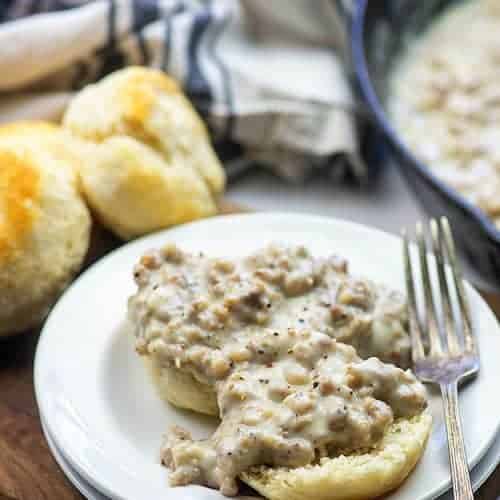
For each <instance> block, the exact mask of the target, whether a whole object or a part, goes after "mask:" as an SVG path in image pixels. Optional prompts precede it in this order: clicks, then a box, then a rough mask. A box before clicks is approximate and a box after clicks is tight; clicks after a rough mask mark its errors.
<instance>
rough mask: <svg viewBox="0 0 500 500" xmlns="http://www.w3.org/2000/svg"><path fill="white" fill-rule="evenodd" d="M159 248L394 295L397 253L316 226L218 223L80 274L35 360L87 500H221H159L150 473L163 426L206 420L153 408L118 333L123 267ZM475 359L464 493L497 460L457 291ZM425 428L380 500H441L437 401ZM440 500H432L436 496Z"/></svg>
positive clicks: (443, 456)
mask: <svg viewBox="0 0 500 500" xmlns="http://www.w3.org/2000/svg"><path fill="white" fill-rule="evenodd" d="M166 241H171V242H176V243H178V244H179V245H181V246H182V247H183V248H185V249H187V250H192V251H203V252H205V253H206V254H208V255H214V256H222V255H226V256H242V255H246V254H248V253H249V252H251V251H252V250H254V249H257V248H258V247H261V246H262V245H264V244H266V243H268V242H271V241H281V242H287V243H295V244H298V243H302V244H304V243H305V244H307V246H308V247H309V248H310V249H311V251H312V252H313V253H314V254H316V255H328V254H332V253H337V254H340V255H343V256H345V257H347V258H348V259H349V261H350V268H351V271H352V272H353V273H354V274H357V275H362V276H366V277H368V278H371V279H374V280H376V281H380V282H382V283H385V284H387V285H388V286H391V287H394V288H397V289H400V290H403V289H404V279H403V268H402V263H401V264H400V262H401V242H400V240H399V239H398V238H396V237H394V236H390V235H387V234H385V233H382V232H379V231H376V230H373V229H369V228H365V227H362V226H359V225H355V224H351V223H347V222H342V221H337V220H334V219H330V218H328V219H326V218H321V217H310V216H300V215H291V214H252V215H239V216H226V217H218V218H213V219H209V220H205V221H202V222H197V223H193V224H188V225H185V226H181V227H178V228H175V229H173V230H169V231H165V232H162V233H157V234H155V235H152V236H148V237H146V238H143V239H140V240H137V241H134V242H133V243H130V244H128V245H125V246H123V247H121V248H120V249H118V250H116V251H115V252H113V253H111V254H109V255H108V256H106V257H105V258H103V259H102V260H101V261H99V262H98V263H96V264H95V265H94V266H92V267H91V268H89V269H88V270H87V271H86V272H85V273H84V274H83V275H82V276H80V278H79V279H78V280H77V281H76V282H75V283H74V284H73V285H72V286H71V288H69V289H68V291H67V292H66V293H65V294H64V296H63V297H62V298H61V300H60V301H59V302H58V304H57V305H56V306H55V307H54V309H53V311H52V313H51V315H50V317H49V318H48V320H47V322H46V324H45V327H44V330H43V332H42V336H41V338H40V343H39V346H38V350H37V355H36V360H35V390H36V397H37V401H38V405H39V409H40V416H41V420H42V425H43V428H44V432H45V435H46V438H47V441H48V443H49V445H50V448H51V450H52V452H53V454H54V457H55V458H56V460H57V461H58V463H59V465H60V466H61V468H62V469H63V471H64V472H65V473H66V475H67V476H68V478H69V479H70V481H72V483H73V484H74V485H75V486H76V487H77V488H78V489H79V490H80V491H81V492H82V493H83V495H85V496H86V497H87V498H89V499H99V500H100V499H104V498H119V499H123V500H143V499H145V498H146V499H154V498H164V499H172V500H173V499H175V500H188V499H189V500H209V499H219V500H221V499H223V498H224V497H223V496H222V495H220V494H219V492H217V491H214V490H210V489H208V488H203V487H200V486H188V487H182V488H176V489H170V488H169V486H168V481H167V475H168V473H167V471H166V469H165V468H163V467H161V466H160V464H159V446H160V442H161V438H162V435H163V434H164V432H165V431H166V429H167V428H168V427H169V426H170V425H172V424H179V425H182V426H184V427H186V428H188V429H190V430H191V431H192V432H193V434H194V435H195V436H199V437H201V436H203V435H207V434H208V433H209V432H211V430H213V429H214V428H215V422H214V421H213V420H212V419H209V418H204V417H199V416H197V415H193V414H190V413H187V412H183V411H181V410H177V409H175V408H173V407H171V406H169V405H167V404H166V403H163V402H162V401H161V400H160V399H159V398H158V396H157V394H156V393H155V391H154V388H153V387H152V385H151V382H150V381H149V379H148V374H147V373H146V372H145V369H144V367H143V366H142V363H141V361H140V359H138V356H137V355H136V353H135V351H134V348H133V338H132V334H131V332H130V331H129V327H128V325H127V323H126V309H127V298H128V297H129V296H130V295H131V294H132V293H133V292H134V283H133V280H132V277H131V275H132V273H131V270H132V267H133V265H134V264H135V262H136V261H137V260H138V259H139V257H140V256H141V254H142V253H143V252H145V251H146V250H148V249H150V248H153V247H158V246H160V245H162V244H164V243H165V242H166ZM468 293H469V296H470V301H471V309H472V311H473V312H474V318H473V321H474V325H475V330H476V333H477V336H478V339H479V344H480V351H481V372H480V375H479V377H478V378H477V379H476V380H475V381H473V382H472V383H470V384H468V385H467V386H466V387H464V388H463V389H462V390H461V392H460V405H461V412H462V416H463V423H464V433H465V439H466V445H467V450H468V456H469V460H470V465H471V467H472V468H473V469H472V477H473V481H474V486H475V488H478V487H479V486H480V485H481V484H482V483H483V482H484V481H485V480H486V478H487V477H488V476H489V474H491V472H493V470H494V469H495V467H496V466H497V464H498V461H499V459H500V437H498V430H499V427H500V400H499V398H496V397H495V396H494V395H495V394H497V393H498V380H500V364H499V363H498V355H499V353H500V331H499V328H498V324H497V321H496V319H495V317H494V315H493V313H492V312H491V311H490V309H489V308H488V306H487V305H486V303H485V302H484V301H483V300H482V299H481V297H480V296H479V295H478V294H477V293H476V292H475V291H474V290H473V289H472V288H471V287H468ZM430 409H431V412H432V413H433V416H434V428H433V432H432V436H431V438H430V441H429V444H428V446H427V449H426V451H425V454H424V456H423V458H422V460H421V461H420V463H419V465H418V466H417V468H416V469H415V471H414V472H413V473H412V474H411V475H410V477H409V478H408V480H407V481H406V482H405V483H404V484H403V485H402V487H401V488H399V489H398V490H397V491H396V492H394V493H393V494H391V495H389V496H388V497H387V498H388V499H390V500H424V499H426V500H428V499H434V498H443V499H445V498H451V495H450V494H449V492H448V493H446V491H447V490H448V489H449V487H450V475H449V464H448V451H447V442H446V432H445V429H444V426H443V418H442V411H441V401H440V397H439V395H438V394H437V393H435V392H430ZM440 495H441V496H440Z"/></svg>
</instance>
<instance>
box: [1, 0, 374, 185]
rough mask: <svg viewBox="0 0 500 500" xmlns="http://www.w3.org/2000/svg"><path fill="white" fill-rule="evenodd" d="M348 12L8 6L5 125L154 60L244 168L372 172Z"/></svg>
mask: <svg viewBox="0 0 500 500" xmlns="http://www.w3.org/2000/svg"><path fill="white" fill-rule="evenodd" d="M345 5H347V2H346V3H345V4H343V3H342V2H341V1H340V0H338V1H333V0H315V1H314V2H311V1H310V0H273V1H270V0H204V1H202V0H184V1H180V0H0V75H2V76H1V77H0V121H3V122H5V121H11V120H15V119H20V118H49V119H57V118H59V117H60V116H61V113H62V111H63V109H64V106H65V105H66V103H67V100H68V99H69V98H70V96H71V93H72V92H74V91H75V90H77V89H79V88H81V87H82V86H83V85H85V84H87V83H89V82H92V81H95V80H97V79H99V78H101V77H102V76H104V75H105V74H107V73H109V72H111V71H113V70H115V69H118V68H120V67H122V66H124V65H127V64H144V65H149V66H154V67H157V68H161V69H163V70H165V71H167V72H168V73H170V74H171V75H172V76H174V77H175V78H176V79H178V80H179V81H180V82H181V83H182V84H183V86H184V89H185V91H186V93H187V94H188V95H189V97H190V98H191V99H192V100H193V102H194V104H195V105H196V107H197V108H198V110H199V111H200V112H201V113H202V115H203V116H204V117H205V119H206V120H207V122H208V124H209V126H210V129H211V131H212V134H213V137H214V141H215V142H216V144H219V145H220V144H223V145H226V146H225V147H224V148H223V149H224V151H225V152H226V153H227V152H228V151H230V152H231V151H232V152H233V154H232V156H234V158H236V161H232V162H230V164H231V165H232V166H233V168H237V167H238V166H245V165H247V164H252V163H255V162H258V163H260V164H263V165H268V166H270V167H271V168H273V169H274V170H275V171H277V172H278V173H280V174H281V175H283V176H286V177H289V178H292V179H300V178H302V177H303V176H304V174H305V173H307V172H309V171H310V170H311V169H312V168H314V167H318V166H324V165H331V164H332V163H333V164H335V165H337V166H338V167H339V168H340V164H342V165H345V164H348V165H350V167H351V171H353V172H354V173H355V174H356V175H357V176H360V177H362V176H363V175H364V173H365V170H364V166H363V163H362V162H361V161H360V159H359V158H360V155H359V154H358V138H357V130H356V121H355V118H354V115H353V114H352V113H351V112H350V111H349V110H350V109H352V106H353V97H352V93H351V89H350V87H349V81H348V77H347V75H346V72H345V71H344V68H343V64H342V52H343V51H344V50H345V33H344V27H343V24H342V17H343V16H342V14H343V13H342V10H343V9H345V8H346V7H345ZM228 143H230V144H237V145H239V146H238V147H235V148H228V147H227V144H228ZM334 158H337V159H338V158H343V159H347V160H348V161H347V162H345V161H342V162H339V161H336V162H334V161H333V159H334Z"/></svg>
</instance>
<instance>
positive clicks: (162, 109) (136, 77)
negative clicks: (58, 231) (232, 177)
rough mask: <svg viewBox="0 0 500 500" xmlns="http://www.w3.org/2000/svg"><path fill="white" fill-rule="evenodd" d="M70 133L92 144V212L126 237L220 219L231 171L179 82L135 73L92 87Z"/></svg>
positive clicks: (87, 150) (72, 116) (67, 122)
mask: <svg viewBox="0 0 500 500" xmlns="http://www.w3.org/2000/svg"><path fill="white" fill-rule="evenodd" d="M63 124H64V127H65V128H66V129H67V130H69V131H71V132H72V134H74V135H75V136H76V137H79V138H81V139H85V140H86V141H87V142H88V144H89V146H87V147H82V149H81V151H82V156H83V158H84V159H85V161H84V165H83V166H82V169H81V172H80V174H81V178H82V184H83V190H84V193H85V196H86V197H87V200H88V202H89V205H90V206H91V208H92V209H93V210H94V211H95V212H96V213H97V214H98V216H99V218H100V219H101V220H102V221H103V223H104V224H105V225H106V226H108V227H109V228H110V229H111V230H113V231H114V232H115V233H116V234H118V235H119V236H121V237H122V238H133V237H136V236H139V235H142V234H145V233H148V232H151V231H154V230H157V229H161V228H164V227H168V226H170V225H173V224H177V223H180V222H185V221H189V220H193V219H196V218H199V217H204V216H207V215H211V214H213V213H215V212H216V196H217V195H218V194H219V193H221V192H222V190H223V189H224V184H225V176H224V171H223V169H222V167H221V165H220V163H219V161H218V159H217V157H216V155H215V153H214V151H213V150H212V147H211V145H210V142H209V137H208V134H207V131H206V128H205V126H204V124H203V122H202V121H201V119H200V118H199V116H198V115H197V113H196V112H195V110H194V109H193V107H192V106H191V104H190V103H189V101H188V100H187V99H186V98H185V97H184V95H183V93H182V92H181V90H180V88H179V87H178V85H177V83H176V82H175V81H174V80H172V79H171V78H169V77H168V76H166V75H165V74H164V73H162V72H160V71H157V70H153V69H147V68H140V67H131V68H127V69H124V70H120V71H117V72H116V73H113V74H112V75H110V76H108V77H106V78H104V79H103V80H102V81H100V82H99V83H97V84H95V85H90V86H88V87H86V88H85V89H84V90H83V91H82V92H80V93H79V94H78V95H77V96H76V97H75V98H74V99H73V101H72V102H71V103H70V105H69V107H68V109H67V111H66V114H65V116H64V119H63Z"/></svg>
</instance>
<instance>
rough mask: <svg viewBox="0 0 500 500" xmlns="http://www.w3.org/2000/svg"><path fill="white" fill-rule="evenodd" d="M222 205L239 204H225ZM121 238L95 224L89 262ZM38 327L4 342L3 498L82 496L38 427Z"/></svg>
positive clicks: (487, 493)
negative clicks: (35, 388) (35, 366)
mask: <svg viewBox="0 0 500 500" xmlns="http://www.w3.org/2000/svg"><path fill="white" fill-rule="evenodd" d="M221 211H222V212H225V213H231V212H236V211H241V209H238V207H235V206H234V205H228V204H223V205H222V207H221ZM118 244H119V242H118V240H116V239H115V238H114V237H112V236H111V235H110V234H109V233H107V232H106V231H104V230H103V229H102V228H100V227H95V228H94V231H93V237H92V245H91V249H90V251H89V256H88V258H87V262H86V266H88V265H90V264H91V263H92V262H94V261H95V260H96V259H97V258H99V257H100V256H102V255H104V254H105V253H107V252H109V251H110V250H111V249H113V248H115V247H116V246H118ZM486 299H487V300H488V302H489V303H490V305H491V306H492V307H493V309H494V310H495V311H496V312H497V314H498V315H499V316H500V296H492V295H490V296H486ZM38 333H39V332H38V331H33V332H28V333H26V334H23V335H20V336H16V337H12V338H11V339H8V340H4V341H2V342H0V500H75V499H81V498H82V496H81V495H80V494H79V493H78V491H77V490H76V489H75V488H74V487H73V486H72V485H71V483H70V482H69V481H68V480H67V479H66V477H65V476H64V474H63V473H62V472H61V470H60V469H59V467H58V465H57V464H56V462H55V461H54V459H53V458H52V455H51V454H50V451H49V448H48V446H47V443H46V442H45V438H44V437H43V434H42V430H41V427H40V420H39V417H38V408H37V406H36V403H35V396H34V393H33V357H34V352H35V348H36V344H37V340H38ZM499 496H500V467H499V468H497V470H496V471H495V473H494V474H493V475H492V476H491V477H490V478H489V480H488V481H487V482H486V483H485V484H484V485H483V486H482V487H481V489H480V490H479V492H478V493H477V494H476V498H477V499H480V500H497V498H499ZM140 500H142V499H140ZM148 500H155V499H148Z"/></svg>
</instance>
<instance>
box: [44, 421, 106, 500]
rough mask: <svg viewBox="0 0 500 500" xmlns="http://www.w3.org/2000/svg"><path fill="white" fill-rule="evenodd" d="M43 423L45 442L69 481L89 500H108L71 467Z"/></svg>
mask: <svg viewBox="0 0 500 500" xmlns="http://www.w3.org/2000/svg"><path fill="white" fill-rule="evenodd" d="M41 421H42V431H43V435H44V436H45V440H46V441H47V444H48V445H49V448H50V451H51V452H52V456H53V457H54V460H55V461H56V462H57V464H58V465H59V467H60V468H61V470H62V471H63V472H64V474H65V475H66V477H67V478H68V479H69V481H70V482H71V483H72V484H73V486H75V488H76V489H77V490H78V491H79V492H80V493H81V494H82V495H83V496H84V497H85V498H86V499H87V500H107V497H105V496H104V495H103V494H102V493H99V492H98V491H97V490H96V489H95V488H94V487H93V486H92V485H91V484H90V483H89V482H88V481H85V479H83V477H82V476H80V474H78V472H77V471H76V470H75V469H74V468H73V467H72V466H71V464H70V463H69V462H68V461H67V460H66V457H65V456H64V455H63V453H62V452H61V451H60V450H59V448H58V447H57V445H56V444H55V443H54V440H53V438H52V436H51V435H50V433H49V431H48V430H47V427H46V425H45V423H44V421H43V418H42V419H41Z"/></svg>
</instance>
